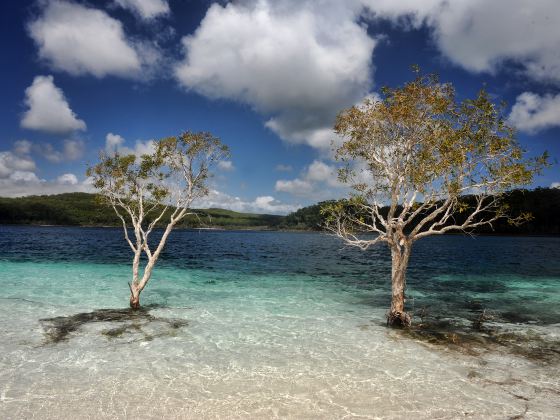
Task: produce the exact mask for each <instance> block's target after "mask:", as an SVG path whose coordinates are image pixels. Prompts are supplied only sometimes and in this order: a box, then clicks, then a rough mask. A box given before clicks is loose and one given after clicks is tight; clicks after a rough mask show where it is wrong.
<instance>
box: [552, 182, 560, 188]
mask: <svg viewBox="0 0 560 420" xmlns="http://www.w3.org/2000/svg"><path fill="white" fill-rule="evenodd" d="M550 188H560V182H553V183H552V184H550Z"/></svg>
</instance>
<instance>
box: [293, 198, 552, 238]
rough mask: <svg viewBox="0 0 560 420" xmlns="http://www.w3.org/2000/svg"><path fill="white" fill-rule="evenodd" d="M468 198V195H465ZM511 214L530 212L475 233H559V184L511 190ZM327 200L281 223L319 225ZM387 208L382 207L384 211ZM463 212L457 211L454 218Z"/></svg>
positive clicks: (303, 209) (299, 226)
mask: <svg viewBox="0 0 560 420" xmlns="http://www.w3.org/2000/svg"><path fill="white" fill-rule="evenodd" d="M466 201H467V202H468V198H467V199H466ZM505 201H506V203H507V204H508V205H509V208H510V212H511V214H512V215H518V214H521V213H531V215H532V216H533V219H532V220H531V221H529V222H526V223H524V224H522V225H521V226H513V225H511V224H509V223H508V222H507V220H504V219H502V220H499V221H497V222H495V223H494V229H492V228H490V227H488V226H485V227H482V228H480V229H478V230H477V231H476V233H485V234H490V233H495V234H517V235H560V188H537V189H534V190H515V191H511V192H510V193H509V194H508V195H507V196H506V199H505ZM326 203H328V202H322V203H318V204H315V205H313V206H309V207H304V208H302V209H299V210H298V211H296V212H294V213H292V214H289V215H288V216H286V219H285V220H284V221H283V223H282V224H283V225H285V226H289V227H290V228H291V229H317V230H319V229H320V226H321V225H322V223H323V218H322V216H321V207H322V206H323V205H325V204H326ZM386 211H387V209H382V211H381V212H382V213H384V212H385V213H386ZM465 215H466V213H465V214H463V215H457V216H456V218H455V219H456V220H457V222H460V221H461V218H462V217H465Z"/></svg>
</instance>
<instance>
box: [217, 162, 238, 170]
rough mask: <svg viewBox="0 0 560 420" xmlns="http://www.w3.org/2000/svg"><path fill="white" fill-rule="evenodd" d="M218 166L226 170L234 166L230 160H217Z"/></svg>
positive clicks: (233, 168)
mask: <svg viewBox="0 0 560 420" xmlns="http://www.w3.org/2000/svg"><path fill="white" fill-rule="evenodd" d="M218 168H219V169H221V170H222V171H226V172H231V171H233V170H235V166H233V162H232V161H231V160H220V161H219V162H218Z"/></svg>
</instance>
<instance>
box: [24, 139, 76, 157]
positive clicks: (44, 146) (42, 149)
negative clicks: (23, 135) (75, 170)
mask: <svg viewBox="0 0 560 420" xmlns="http://www.w3.org/2000/svg"><path fill="white" fill-rule="evenodd" d="M84 148H85V145H84V142H83V141H82V140H71V139H67V140H64V146H63V148H62V150H56V149H55V148H54V146H53V145H52V144H50V143H33V144H32V149H33V151H35V152H36V153H38V154H39V155H41V156H43V157H44V158H45V159H47V160H48V161H49V162H52V163H60V162H67V161H72V160H77V159H79V158H81V157H82V156H83V154H84Z"/></svg>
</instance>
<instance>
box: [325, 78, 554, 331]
mask: <svg viewBox="0 0 560 420" xmlns="http://www.w3.org/2000/svg"><path fill="white" fill-rule="evenodd" d="M503 111H504V106H503V105H500V106H497V105H495V104H494V103H493V102H492V101H491V99H490V97H489V95H488V93H487V92H485V91H484V90H481V91H480V92H479V94H478V95H477V97H476V98H474V99H466V100H463V101H458V100H457V99H456V96H455V90H454V88H453V86H452V85H451V84H449V83H440V82H439V80H438V78H437V77H436V76H435V75H427V76H426V75H419V74H418V75H417V77H416V78H415V80H413V81H411V82H409V83H407V84H405V85H404V86H402V87H398V88H384V89H383V90H382V97H381V99H379V100H373V99H367V100H365V101H364V102H363V103H362V104H361V105H359V106H353V107H351V108H349V109H347V110H344V111H343V112H341V113H340V114H339V115H338V117H337V120H336V125H335V132H336V133H337V134H338V135H339V136H341V137H342V138H343V139H344V143H343V144H342V146H340V148H338V150H337V154H336V156H337V159H338V160H340V161H341V162H343V163H344V164H345V165H344V168H343V169H342V170H341V171H340V173H339V179H340V181H341V182H343V183H345V184H347V185H349V186H351V187H352V191H353V192H352V195H351V197H350V198H349V199H348V200H342V201H339V202H336V203H334V204H331V205H329V206H328V207H326V208H324V209H323V213H324V214H325V215H326V225H327V228H328V229H329V230H330V231H332V232H333V233H334V234H336V235H337V236H339V237H341V238H342V239H344V240H345V242H346V243H347V244H349V245H353V246H357V247H359V248H361V249H362V250H366V249H367V248H369V247H370V246H372V245H374V244H377V243H380V242H385V243H386V244H387V246H388V247H389V249H390V251H391V257H392V275H391V284H392V298H391V308H390V310H389V313H388V316H387V323H388V324H389V325H392V326H409V325H410V323H411V317H410V315H409V314H408V313H407V312H406V311H405V287H406V270H407V267H408V262H409V257H410V254H411V251H412V248H413V245H414V243H415V242H416V241H417V240H419V239H422V238H425V237H427V236H431V235H442V234H445V233H448V232H454V231H462V232H469V231H472V230H473V229H476V228H478V227H480V226H484V225H490V226H491V225H492V223H493V222H494V221H496V220H497V219H499V218H507V219H509V221H510V222H511V223H521V222H523V221H524V220H526V219H527V218H528V217H530V215H527V214H520V215H510V214H509V213H508V209H507V206H505V205H504V204H503V202H502V198H503V196H504V194H505V193H506V192H507V191H508V190H511V189H512V188H515V187H517V186H521V185H527V184H530V183H531V182H532V179H533V176H534V175H535V174H537V173H539V172H540V170H541V169H542V168H543V166H545V165H546V164H547V155H546V153H545V154H543V155H542V156H539V157H537V158H532V159H529V158H525V157H524V151H523V150H522V148H521V147H520V145H519V144H518V143H517V141H516V140H515V132H514V130H513V129H512V128H511V127H509V126H508V125H507V123H506V120H505V118H504V114H503ZM465 196H469V197H470V200H466V199H465Z"/></svg>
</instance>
